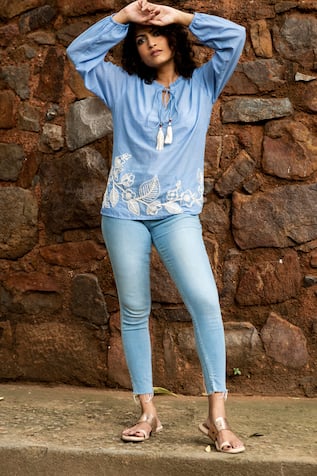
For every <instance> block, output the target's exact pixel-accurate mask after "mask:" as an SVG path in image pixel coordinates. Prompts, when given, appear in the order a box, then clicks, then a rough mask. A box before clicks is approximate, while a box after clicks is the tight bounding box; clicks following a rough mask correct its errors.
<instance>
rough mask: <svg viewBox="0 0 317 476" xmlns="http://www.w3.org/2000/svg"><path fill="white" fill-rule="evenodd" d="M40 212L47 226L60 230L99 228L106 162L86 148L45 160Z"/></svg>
mask: <svg viewBox="0 0 317 476" xmlns="http://www.w3.org/2000/svg"><path fill="white" fill-rule="evenodd" d="M40 175H41V179H42V212H43V214H44V220H45V222H46V223H47V226H48V227H49V228H50V229H51V230H52V231H54V232H55V233H59V232H60V231H61V230H66V229H72V228H80V227H82V226H88V227H99V225H100V204H101V201H102V196H103V193H104V190H105V184H106V179H107V165H106V162H105V160H104V159H103V157H102V156H101V154H100V153H99V152H97V151H96V150H94V149H91V148H89V147H86V148H83V149H81V150H78V151H76V152H73V153H69V154H66V155H64V156H63V157H61V158H59V159H56V160H54V161H45V163H43V164H42V167H41V174H40Z"/></svg>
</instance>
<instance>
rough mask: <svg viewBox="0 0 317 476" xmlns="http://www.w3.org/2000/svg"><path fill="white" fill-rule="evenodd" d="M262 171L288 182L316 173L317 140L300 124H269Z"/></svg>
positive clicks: (265, 138)
mask: <svg viewBox="0 0 317 476" xmlns="http://www.w3.org/2000/svg"><path fill="white" fill-rule="evenodd" d="M262 166H263V170H264V171H265V172H266V173H268V174H270V175H276V176H277V177H281V178H284V179H288V180H303V179H306V178H307V177H310V176H311V175H312V174H313V173H314V172H315V171H316V170H317V139H316V135H315V133H314V132H313V131H311V130H309V129H308V127H307V126H306V125H305V124H303V123H302V122H299V121H293V120H290V119H284V120H281V121H277V122H272V123H269V124H268V125H267V126H266V128H265V136H264V141H263V159H262Z"/></svg>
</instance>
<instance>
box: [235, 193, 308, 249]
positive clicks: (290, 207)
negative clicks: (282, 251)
mask: <svg viewBox="0 0 317 476" xmlns="http://www.w3.org/2000/svg"><path fill="white" fill-rule="evenodd" d="M315 217H317V185H316V184H312V185H309V184H308V185H285V186H281V187H277V188H275V189H272V190H269V191H267V192H256V193H255V194H253V195H252V196H246V195H243V194H241V193H238V192H234V194H233V216H232V227H233V235H234V239H235V242H236V243H237V245H238V246H239V247H240V248H241V249H244V250H246V249H251V248H259V247H265V248H267V247H271V246H273V247H278V248H279V247H280V248H284V247H288V246H293V245H294V244H300V243H305V242H307V241H311V240H314V239H316V238H317V219H316V218H315Z"/></svg>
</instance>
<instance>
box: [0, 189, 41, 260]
mask: <svg viewBox="0 0 317 476" xmlns="http://www.w3.org/2000/svg"><path fill="white" fill-rule="evenodd" d="M37 216H38V206H37V201H36V199H35V198H34V195H33V194H32V192H30V191H29V190H23V189H22V188H19V187H5V188H0V258H5V259H17V258H20V257H21V256H24V255H25V254H26V253H27V252H28V251H30V250H31V249H32V248H33V247H34V246H35V245H36V243H37V238H38V228H37Z"/></svg>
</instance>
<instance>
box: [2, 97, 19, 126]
mask: <svg viewBox="0 0 317 476" xmlns="http://www.w3.org/2000/svg"><path fill="white" fill-rule="evenodd" d="M15 110H16V101H15V94H14V93H13V92H12V91H0V128H1V129H10V128H11V127H14V126H15V123H16V121H15Z"/></svg>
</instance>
